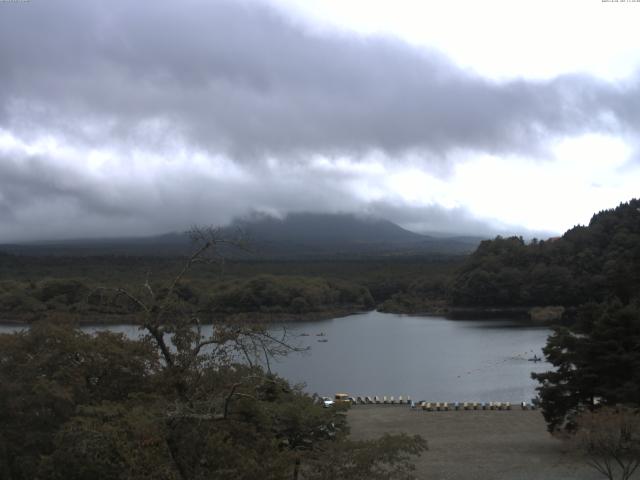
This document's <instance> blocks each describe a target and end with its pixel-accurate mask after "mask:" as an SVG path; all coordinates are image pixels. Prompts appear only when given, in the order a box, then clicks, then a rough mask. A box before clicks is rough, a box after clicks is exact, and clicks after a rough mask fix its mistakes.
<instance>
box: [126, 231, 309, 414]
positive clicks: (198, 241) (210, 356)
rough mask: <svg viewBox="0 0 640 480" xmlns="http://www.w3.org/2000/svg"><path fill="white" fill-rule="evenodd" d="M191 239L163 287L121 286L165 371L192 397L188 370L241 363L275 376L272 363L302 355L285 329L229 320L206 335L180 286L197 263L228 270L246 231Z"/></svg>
mask: <svg viewBox="0 0 640 480" xmlns="http://www.w3.org/2000/svg"><path fill="white" fill-rule="evenodd" d="M187 233H188V235H189V237H190V238H191V240H192V245H193V247H192V251H191V253H190V254H189V255H188V256H187V258H186V259H185V262H184V264H183V265H182V267H181V268H180V270H179V271H178V272H177V273H176V275H175V276H174V277H173V278H172V279H171V280H170V281H169V282H168V283H167V285H166V286H164V287H161V288H158V287H156V288H154V287H153V285H152V283H151V281H150V278H149V277H150V275H149V274H147V278H146V279H145V281H144V283H143V284H142V285H141V287H140V288H138V289H136V290H134V289H130V288H124V287H121V288H116V289H115V293H116V295H117V296H123V297H126V298H128V299H129V301H130V302H132V304H133V305H135V307H136V309H137V322H138V323H139V325H140V328H141V329H142V330H143V331H145V332H146V333H147V335H148V337H149V338H150V339H151V340H152V341H153V342H154V343H155V345H156V346H157V348H158V350H159V352H160V354H161V357H162V360H163V362H164V365H165V368H166V369H167V370H169V371H171V372H172V373H173V375H172V377H173V379H174V382H175V386H176V389H177V390H178V393H179V394H180V396H182V397H186V396H187V391H186V383H185V381H184V379H183V378H182V375H183V374H184V373H185V372H187V371H190V372H193V371H194V370H195V371H198V370H201V369H202V368H211V367H212V366H214V365H217V366H220V365H229V364H230V363H232V362H233V361H234V360H241V361H243V362H244V363H246V364H247V365H249V366H255V365H260V366H264V367H265V369H266V371H267V372H268V373H271V363H270V359H271V358H273V357H276V356H282V355H287V354H288V353H291V352H294V351H302V350H304V349H301V348H298V347H296V346H294V345H293V344H292V339H291V338H290V336H289V334H288V332H287V330H286V328H282V329H281V330H280V331H279V332H275V331H274V330H273V329H270V328H267V326H266V325H264V324H261V323H249V322H246V321H238V320H234V319H233V318H227V319H225V320H224V321H212V322H211V324H210V325H209V326H210V327H211V333H207V334H206V335H205V334H204V332H203V328H202V326H203V323H204V322H203V321H202V320H201V318H200V312H198V310H197V309H196V308H195V307H194V306H193V305H191V304H189V302H187V301H185V299H184V298H181V295H180V287H181V285H182V282H183V281H184V280H185V279H186V277H187V276H188V274H189V271H190V270H191V269H192V268H194V267H195V266H196V265H198V264H213V265H215V266H216V267H217V268H221V267H223V266H224V263H225V261H226V259H227V258H228V256H229V255H231V254H232V253H234V252H236V253H237V252H247V251H249V250H248V244H247V241H246V236H245V235H244V234H243V233H242V232H241V231H234V232H232V233H231V234H230V233H229V232H228V231H226V230H223V229H220V228H214V227H206V228H203V227H193V228H192V229H191V230H190V231H189V232H187ZM239 386H240V385H235V384H234V385H230V386H229V387H228V388H229V391H230V392H231V393H229V394H227V395H226V396H225V398H227V400H226V401H225V405H227V407H226V409H228V405H229V400H230V398H232V397H233V396H234V395H241V394H242V393H241V392H239V391H238V387H239Z"/></svg>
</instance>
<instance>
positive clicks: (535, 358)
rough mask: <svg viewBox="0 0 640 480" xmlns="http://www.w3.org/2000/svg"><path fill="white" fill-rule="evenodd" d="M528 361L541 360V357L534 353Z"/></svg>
mask: <svg viewBox="0 0 640 480" xmlns="http://www.w3.org/2000/svg"><path fill="white" fill-rule="evenodd" d="M529 361H530V362H541V361H542V359H541V358H540V357H538V356H537V355H534V356H533V358H530V359H529Z"/></svg>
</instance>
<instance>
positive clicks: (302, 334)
mask: <svg viewBox="0 0 640 480" xmlns="http://www.w3.org/2000/svg"><path fill="white" fill-rule="evenodd" d="M300 336H301V337H308V336H309V334H308V333H301V334H300Z"/></svg>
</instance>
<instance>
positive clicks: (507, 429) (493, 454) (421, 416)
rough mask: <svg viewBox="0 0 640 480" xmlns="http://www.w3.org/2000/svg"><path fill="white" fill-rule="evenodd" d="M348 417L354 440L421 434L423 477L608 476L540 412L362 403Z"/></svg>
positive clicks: (578, 479)
mask: <svg viewBox="0 0 640 480" xmlns="http://www.w3.org/2000/svg"><path fill="white" fill-rule="evenodd" d="M348 418H349V424H350V425H351V436H352V438H354V439H367V438H372V437H377V436H379V435H382V434H383V433H402V432H404V433H408V434H412V435H413V434H420V435H422V436H423V437H424V438H425V439H426V440H427V441H428V443H429V451H427V452H425V453H424V454H423V455H422V456H421V457H420V458H419V459H418V460H417V461H416V467H417V472H416V473H417V475H416V476H417V477H418V478H424V479H434V480H445V479H446V480H473V479H478V480H555V479H558V480H574V479H575V480H592V479H593V480H597V479H601V478H603V477H602V476H600V474H598V473H597V472H596V471H595V470H593V469H592V468H591V467H589V466H587V465H586V464H585V462H584V459H582V458H580V457H579V456H578V455H577V454H575V453H574V452H571V451H570V450H569V449H568V448H567V446H566V445H565V444H564V443H563V442H562V441H560V440H557V439H555V438H552V437H551V436H550V435H549V434H548V433H547V431H546V427H545V423H544V419H543V418H542V414H541V413H540V412H539V411H523V410H520V409H517V410H510V411H449V412H425V411H422V410H412V409H411V408H409V407H406V406H391V405H357V406H353V407H352V408H351V410H350V411H349V413H348ZM634 478H636V477H635V476H634ZM638 478H640V476H639V477H638Z"/></svg>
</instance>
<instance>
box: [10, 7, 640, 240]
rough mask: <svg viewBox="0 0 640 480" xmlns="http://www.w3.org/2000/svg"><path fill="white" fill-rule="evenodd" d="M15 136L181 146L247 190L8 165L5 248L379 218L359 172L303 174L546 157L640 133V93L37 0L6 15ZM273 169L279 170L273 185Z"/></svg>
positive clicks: (322, 39) (247, 25)
mask: <svg viewBox="0 0 640 480" xmlns="http://www.w3.org/2000/svg"><path fill="white" fill-rule="evenodd" d="M0 128H1V129H3V130H4V131H5V132H10V133H11V135H13V136H15V137H18V138H20V139H23V140H24V141H25V142H29V141H31V140H35V139H38V138H40V137H42V136H43V135H48V136H53V137H55V138H57V139H59V140H60V141H62V142H63V143H64V142H67V143H69V144H72V145H74V148H77V149H80V150H81V149H85V150H86V151H89V150H90V149H113V151H116V152H119V154H120V155H122V157H123V158H122V161H123V162H124V163H126V162H127V158H126V155H127V154H126V153H123V152H127V151H128V149H130V150H133V149H139V150H145V151H149V152H153V153H154V154H156V155H160V156H162V155H167V156H168V157H169V156H170V155H171V152H173V151H175V150H176V149H181V150H183V151H187V152H204V153H205V154H207V155H211V156H216V155H222V156H224V157H226V158H229V159H231V160H232V161H233V162H235V163H236V164H237V165H239V166H240V167H241V168H244V169H245V176H244V177H243V178H241V179H237V178H235V177H230V176H227V175H225V174H224V172H222V173H220V172H218V173H217V174H215V175H213V174H211V173H210V172H209V171H208V170H207V169H206V168H203V169H200V170H198V169H193V168H191V167H190V166H184V167H180V166H177V167H176V166H173V167H171V168H162V167H158V166H157V165H154V166H153V167H152V166H150V167H149V172H148V176H147V175H141V176H138V177H133V178H122V177H123V176H122V175H117V174H118V172H113V173H114V175H113V178H112V179H111V180H110V177H109V175H105V174H104V172H102V173H103V175H102V176H96V175H95V174H94V173H92V172H91V171H90V170H89V169H88V167H87V164H86V162H84V161H83V160H76V161H74V162H70V161H69V160H68V159H67V158H64V156H65V153H64V152H58V153H48V154H47V155H41V154H30V153H24V152H19V151H17V150H16V149H5V151H4V152H3V153H2V157H0V162H1V163H0V228H2V231H0V240H3V239H4V240H12V239H20V238H37V237H41V236H47V235H55V236H62V235H64V234H65V233H66V234H67V235H82V234H87V233H89V232H92V233H94V234H97V235H102V234H105V233H108V232H113V231H115V230H118V231H123V232H124V231H126V232H133V233H150V232H152V231H154V232H157V231H161V230H162V229H171V228H176V227H181V226H182V223H181V222H183V221H185V220H184V219H185V218H186V217H190V218H189V221H192V222H203V221H204V222H206V223H210V222H217V221H226V220H229V219H230V217H231V216H233V215H237V214H242V213H243V212H246V211H247V210H248V209H251V208H266V209H268V210H269V209H271V210H278V211H291V210H329V211H336V210H341V211H348V210H350V209H355V210H372V209H375V205H366V204H363V202H362V201H360V200H357V198H356V197H355V196H354V195H353V193H352V192H350V183H349V181H350V178H349V177H348V175H346V174H345V175H344V176H341V175H339V174H334V175H333V176H332V175H329V174H328V173H326V172H325V173H324V174H319V173H318V172H317V171H315V170H313V169H305V166H306V165H308V164H309V159H310V158H312V157H313V156H316V155H325V156H329V157H333V156H337V155H347V156H350V157H352V158H355V159H361V158H364V157H365V156H366V155H367V154H369V153H371V152H376V151H377V152H383V153H384V154H385V155H386V156H387V157H388V158H389V159H394V158H399V157H402V155H403V154H405V153H411V152H412V153H415V152H419V154H420V155H421V156H422V157H424V158H426V159H429V160H426V162H427V163H429V162H435V163H438V164H445V165H446V164H447V162H448V161H450V160H449V158H450V156H451V154H452V153H455V152H456V151H461V150H462V151H464V150H469V151H477V152H488V153H494V154H523V153H526V154H531V152H538V154H539V155H544V153H545V150H546V147H547V145H548V142H549V140H550V139H553V138H558V137H562V136H564V135H574V134H580V133H585V132H615V133H616V134H617V135H620V134H622V135H627V136H630V137H634V138H635V136H637V134H638V128H640V87H639V84H638V82H637V80H632V81H629V82H628V83H626V84H618V85H611V84H607V83H603V82H600V81H598V80H596V79H593V78H589V77H586V76H579V75H574V76H562V77H559V78H556V79H554V80H551V81H536V82H533V81H526V80H512V81H508V82H502V83H496V82H492V81H488V80H486V79H483V78H481V77H478V76H476V75H474V74H472V73H469V72H467V71H464V70H461V69H459V68H457V67H456V66H455V65H453V64H451V63H450V62H449V61H448V60H447V59H446V58H445V57H443V56H442V55H440V54H438V53H436V52H432V51H427V50H423V49H418V48H415V47H412V46H409V45H407V44H405V43H402V42H401V41H399V40H394V39H390V38H382V37H361V36H357V35H355V34H348V33H345V32H338V31H336V32H333V33H327V32H325V33H324V34H318V33H312V32H310V31H307V30H305V29H304V27H301V26H300V25H299V24H296V23H294V22H293V21H291V20H290V19H288V18H287V17H286V15H285V14H283V13H281V12H278V11H275V10H274V9H273V8H272V7H270V6H267V5H266V4H263V3H258V2H255V1H254V2H249V1H245V2H243V1H224V0H220V1H215V2H204V1H197V0H183V1H180V2H177V1H158V2H131V1H125V0H112V1H109V2H98V1H94V0H87V1H82V2H77V1H71V0H57V1H55V2H52V1H47V2H45V1H33V2H28V3H5V4H0ZM269 158H276V159H278V162H279V163H278V164H279V165H280V166H279V167H278V168H279V170H278V169H275V170H274V169H273V168H271V169H270V170H268V172H267V173H265V172H266V170H264V169H265V166H264V163H265V161H266V160H267V159H269ZM391 161H392V160H391ZM288 169H294V171H295V173H293V174H292V173H288V172H289V170H288ZM221 209H224V211H223V212H221ZM434 209H438V207H434ZM212 210H213V212H212ZM380 210H382V211H386V212H388V213H389V212H391V213H394V212H395V216H396V218H400V217H402V215H401V214H400V213H399V210H398V209H397V208H395V207H394V208H388V209H385V208H381V209H380ZM440 210H442V209H440ZM434 212H435V210H434ZM425 213H428V212H425ZM432 213H433V212H432ZM447 215H449V214H447ZM456 218H459V219H460V220H459V222H460V226H462V227H464V228H462V230H463V231H465V232H468V230H469V229H471V227H472V226H473V225H475V226H476V227H478V225H477V221H476V220H474V219H470V220H469V221H468V222H467V221H466V220H465V218H466V217H464V215H462V216H457V217H456ZM390 219H392V220H393V219H394V218H390ZM418 220H419V219H418ZM452 222H453V220H452ZM465 222H466V223H465ZM474 222H475V223H474ZM408 223H411V224H412V225H414V224H416V225H417V223H420V222H417V223H416V221H414V220H412V221H411V222H408ZM455 223H456V222H453V224H455ZM422 224H428V221H425V222H422Z"/></svg>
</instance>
